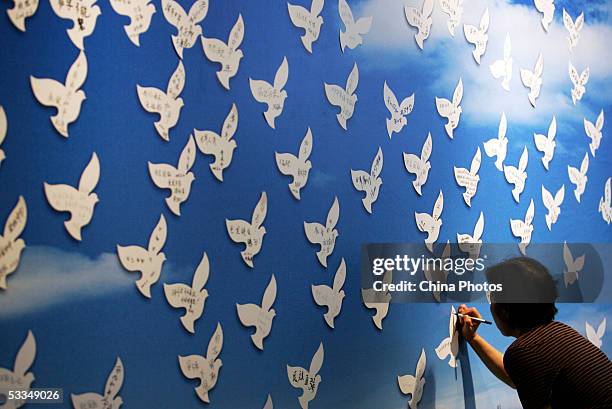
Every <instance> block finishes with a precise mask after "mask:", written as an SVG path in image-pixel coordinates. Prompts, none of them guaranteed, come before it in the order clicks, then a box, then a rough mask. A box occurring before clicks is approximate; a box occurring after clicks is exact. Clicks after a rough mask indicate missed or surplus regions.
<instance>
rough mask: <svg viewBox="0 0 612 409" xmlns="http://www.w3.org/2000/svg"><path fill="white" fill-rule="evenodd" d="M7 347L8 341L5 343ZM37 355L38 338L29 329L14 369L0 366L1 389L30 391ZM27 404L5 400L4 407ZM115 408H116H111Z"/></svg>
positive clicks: (4, 408) (16, 400) (16, 406)
mask: <svg viewBox="0 0 612 409" xmlns="http://www.w3.org/2000/svg"><path fill="white" fill-rule="evenodd" d="M5 348H6V343H5ZM35 357H36V339H35V338H34V334H32V331H28V335H27V337H26V339H25V341H23V344H22V345H21V348H19V351H18V352H17V356H16V357H15V364H14V366H13V370H12V371H11V370H9V369H6V368H0V390H1V391H3V393H6V392H7V391H9V390H17V389H19V390H24V391H29V390H30V387H31V386H32V382H34V374H33V373H32V372H28V370H29V369H30V368H31V367H32V364H33V363H34V358H35ZM25 404H26V400H25V399H14V400H5V401H4V405H2V409H16V408H20V407H22V406H24V405H25ZM109 409H114V408H109Z"/></svg>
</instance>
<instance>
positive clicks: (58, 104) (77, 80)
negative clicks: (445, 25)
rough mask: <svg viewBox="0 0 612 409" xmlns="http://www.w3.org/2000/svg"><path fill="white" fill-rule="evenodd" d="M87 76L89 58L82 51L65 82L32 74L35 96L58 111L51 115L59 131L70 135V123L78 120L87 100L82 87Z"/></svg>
mask: <svg viewBox="0 0 612 409" xmlns="http://www.w3.org/2000/svg"><path fill="white" fill-rule="evenodd" d="M86 78H87V58H86V57H85V53H84V52H83V51H81V52H80V53H79V56H78V57H77V59H76V60H75V61H74V63H72V65H71V66H70V69H69V70H68V74H67V75H66V80H65V83H64V84H62V83H61V82H59V81H56V80H54V79H51V78H36V77H34V76H32V75H30V85H31V86H32V92H33V93H34V96H35V97H36V99H37V100H38V102H40V103H41V104H43V105H44V106H48V107H54V108H55V109H57V113H56V114H55V115H54V116H52V117H51V123H52V124H53V127H54V128H55V130H56V131H57V132H59V133H60V135H62V136H64V137H66V138H67V137H68V125H70V124H71V123H73V122H74V121H76V119H77V118H78V117H79V113H80V112H81V104H82V103H83V101H84V100H85V92H84V91H83V90H81V89H80V88H81V87H82V86H83V84H84V83H85V79H86Z"/></svg>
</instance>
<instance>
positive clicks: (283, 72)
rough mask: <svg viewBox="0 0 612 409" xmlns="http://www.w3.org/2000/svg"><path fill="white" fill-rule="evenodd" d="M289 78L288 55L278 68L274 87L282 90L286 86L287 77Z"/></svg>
mask: <svg viewBox="0 0 612 409" xmlns="http://www.w3.org/2000/svg"><path fill="white" fill-rule="evenodd" d="M288 78H289V63H288V62H287V57H283V62H282V63H281V65H280V66H279V67H278V70H276V75H275V76H274V89H275V90H277V91H280V90H281V89H283V88H284V87H285V84H286V83H287V79H288Z"/></svg>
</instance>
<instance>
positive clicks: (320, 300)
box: [311, 284, 334, 307]
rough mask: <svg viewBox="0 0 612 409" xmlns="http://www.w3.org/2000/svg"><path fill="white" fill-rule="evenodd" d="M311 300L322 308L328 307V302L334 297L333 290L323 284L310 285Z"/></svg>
mask: <svg viewBox="0 0 612 409" xmlns="http://www.w3.org/2000/svg"><path fill="white" fill-rule="evenodd" d="M311 291H312V298H314V300H315V303H317V305H320V306H322V307H329V300H331V299H332V297H333V296H334V290H332V289H331V288H330V287H329V286H327V285H325V284H321V285H312V286H311Z"/></svg>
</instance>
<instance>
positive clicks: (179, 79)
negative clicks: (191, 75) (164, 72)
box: [166, 60, 185, 99]
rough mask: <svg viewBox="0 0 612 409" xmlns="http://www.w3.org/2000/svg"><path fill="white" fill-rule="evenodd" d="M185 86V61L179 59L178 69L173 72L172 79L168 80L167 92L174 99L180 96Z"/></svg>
mask: <svg viewBox="0 0 612 409" xmlns="http://www.w3.org/2000/svg"><path fill="white" fill-rule="evenodd" d="M184 87H185V67H184V66H183V62H182V61H181V60H179V62H178V65H177V66H176V69H175V70H174V72H173V73H172V76H171V77H170V81H168V87H167V89H166V92H167V94H168V96H169V97H170V98H172V99H176V98H178V96H179V95H180V94H181V92H182V91H183V88H184Z"/></svg>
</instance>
